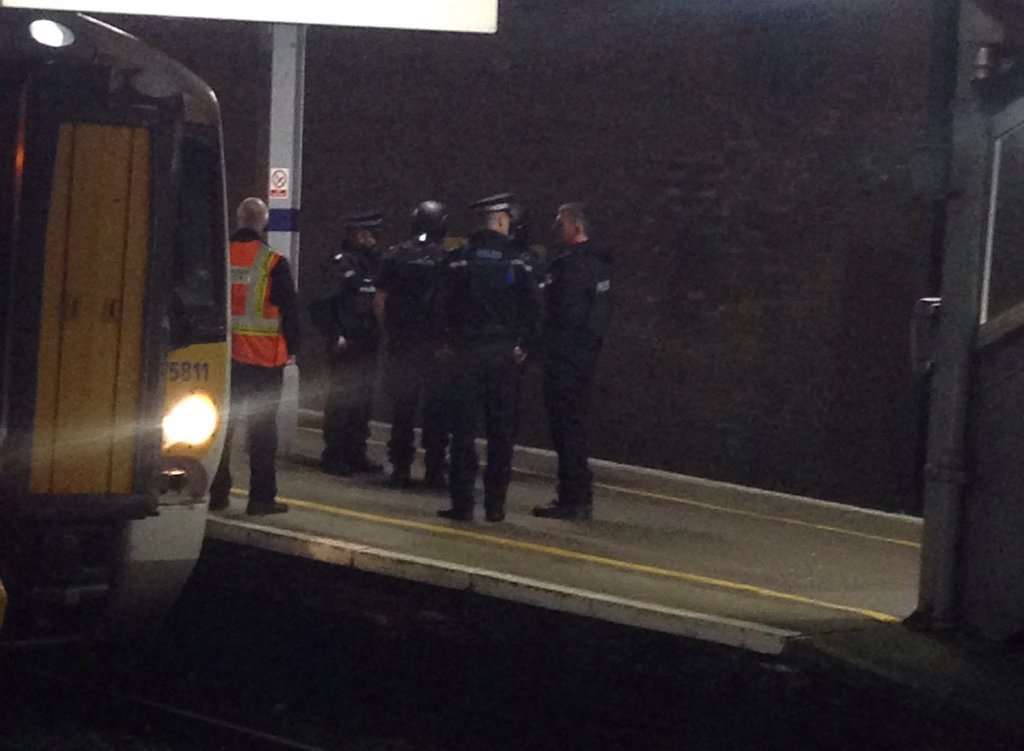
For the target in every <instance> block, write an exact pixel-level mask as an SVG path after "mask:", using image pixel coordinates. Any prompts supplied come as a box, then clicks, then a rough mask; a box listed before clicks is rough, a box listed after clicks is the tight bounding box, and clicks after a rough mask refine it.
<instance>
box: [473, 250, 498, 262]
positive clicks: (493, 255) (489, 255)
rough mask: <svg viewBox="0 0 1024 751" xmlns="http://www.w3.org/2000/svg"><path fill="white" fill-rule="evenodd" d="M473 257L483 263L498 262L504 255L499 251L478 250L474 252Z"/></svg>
mask: <svg viewBox="0 0 1024 751" xmlns="http://www.w3.org/2000/svg"><path fill="white" fill-rule="evenodd" d="M474 255H475V256H476V257H477V258H482V259H483V260H485V261H500V260H501V259H502V258H504V257H505V255H504V254H503V253H502V252H501V251H500V250H491V249H490V248H478V249H477V250H476V251H474Z"/></svg>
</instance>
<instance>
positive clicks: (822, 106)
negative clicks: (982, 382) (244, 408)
mask: <svg viewBox="0 0 1024 751" xmlns="http://www.w3.org/2000/svg"><path fill="white" fill-rule="evenodd" d="M751 6H754V7H755V8H756V10H750V7H751ZM501 8H502V17H501V30H500V32H499V34H498V35H497V36H493V37H492V36H463V35H449V34H416V33H409V32H391V31H361V30H354V29H326V28H315V29H311V30H310V34H309V47H308V69H307V108H306V114H307V125H306V143H305V148H306V159H305V164H304V171H305V174H304V186H303V191H304V206H303V237H302V243H303V262H302V274H301V281H300V286H301V288H302V290H303V292H304V293H306V294H308V295H313V294H315V293H316V291H317V283H318V274H317V266H318V261H319V259H321V258H323V257H325V256H326V255H327V254H329V253H330V252H332V251H333V250H334V247H335V245H336V242H337V240H338V237H337V228H338V217H339V216H340V215H341V214H343V213H344V212H345V211H347V210H349V209H351V208H353V207H357V206H366V205H375V206H380V207H382V208H383V209H384V210H386V211H387V212H388V215H389V217H390V220H391V221H390V225H389V228H388V236H387V238H386V239H387V240H389V241H391V240H396V239H398V238H399V236H400V235H401V233H402V232H403V231H404V225H405V220H406V217H407V215H408V211H409V209H410V208H411V206H412V205H413V204H414V203H415V202H416V201H418V200H421V199H423V198H426V197H439V198H441V199H443V200H445V201H447V202H448V203H449V204H450V205H451V206H452V207H453V208H455V209H456V210H455V211H454V212H453V214H454V217H455V219H456V225H457V226H456V229H457V230H464V229H465V225H464V217H463V216H462V215H461V211H460V210H459V209H460V207H462V206H464V205H465V204H466V203H467V202H468V201H470V200H472V199H474V198H476V197H479V196H480V195H483V194H486V193H489V192H495V191H499V190H508V189H511V190H515V191H517V192H518V193H519V194H520V195H521V196H522V197H523V198H524V199H525V200H526V201H527V203H528V205H529V206H530V208H531V209H532V211H533V212H534V214H535V216H536V217H538V229H542V228H543V227H544V226H545V225H546V224H547V223H548V218H549V217H550V215H551V214H552V212H553V210H554V208H555V207H556V206H557V204H558V203H560V202H562V201H565V200H575V199H582V200H586V201H588V202H589V203H591V204H592V206H593V207H594V208H595V210H596V212H597V214H598V216H599V219H600V225H601V230H602V232H601V234H602V237H603V239H604V240H605V241H606V242H607V243H609V244H610V246H611V247H612V248H613V249H614V252H615V255H616V258H617V271H616V282H615V283H616V288H617V311H616V317H615V321H614V325H613V328H612V331H611V334H610V336H609V340H608V342H607V346H606V350H605V353H604V357H603V361H602V364H601V371H600V375H599V378H598V382H597V387H596V392H595V398H594V418H593V425H594V440H593V453H594V455H595V456H599V457H604V458H608V459H613V460H618V461H624V462H630V463H637V464H644V465H648V466H655V467H663V468H668V469H672V470H677V471H682V472H687V473H692V474H697V475H703V476H707V477H713V478H718V479H723V480H730V481H734V482H741V483H749V484H754V485H759V486H763V487H769V488H774V489H779V490H785V491H791V492H798V493H806V494H811V495H815V496H820V497H826V498H832V499H837V500H844V501H851V502H855V503H860V504H864V505H871V506H878V507H883V508H898V507H900V506H901V505H902V504H904V503H906V502H907V501H908V499H909V498H910V495H911V487H910V485H911V479H910V478H911V477H912V474H913V473H912V469H913V462H912V458H913V441H914V431H913V425H914V420H913V414H912V400H911V390H910V374H909V371H908V364H907V360H908V356H907V351H906V350H907V336H906V335H907V329H908V323H909V319H908V316H909V312H910V310H911V305H912V302H913V300H914V299H915V298H916V297H917V296H920V295H923V294H925V293H926V291H927V290H926V287H925V284H926V280H927V279H928V274H929V268H928V263H929V262H928V243H929V232H930V226H929V213H928V206H927V205H926V204H925V203H924V201H923V200H921V199H919V198H917V197H916V196H915V192H914V186H913V181H912V174H911V169H910V165H911V161H912V157H913V154H914V150H915V148H916V147H917V146H918V145H919V144H920V142H921V140H922V136H923V129H924V125H925V114H924V102H925V95H926V91H925V85H926V72H927V62H928V61H927V38H928V2H927V0H888V1H886V2H882V0H862V1H861V2H857V3H848V2H838V1H837V2H832V1H831V0H819V1H818V2H812V1H810V0H808V1H807V2H801V1H798V0H776V1H774V2H772V1H766V2H758V3H749V2H711V0H706V1H705V0H699V1H698V0H695V1H694V2H688V3H680V2H669V0H643V1H641V0H633V1H623V0H617V1H616V2H612V1H611V0H604V1H600V0H576V1H575V2H567V1H566V2H562V1H556V0H502V3H501ZM129 25H130V26H131V27H132V28H134V29H137V30H139V31H140V33H144V35H147V36H150V37H151V38H153V39H154V41H155V42H156V43H157V44H158V45H159V46H163V47H164V48H165V49H167V50H168V51H169V52H172V53H173V54H175V55H177V56H178V57H180V58H181V59H183V60H184V61H185V62H186V63H188V64H189V65H191V66H192V67H193V68H194V69H196V70H197V71H198V72H199V73H200V74H201V75H203V76H204V77H206V78H207V80H208V81H210V83H211V84H213V85H214V86H215V87H216V88H217V89H218V92H219V93H220V95H221V100H222V103H223V105H224V111H225V130H226V133H227V135H228V140H229V143H230V144H231V146H230V151H229V173H230V178H231V181H232V187H231V193H232V196H233V197H236V198H237V197H239V196H241V195H242V194H244V193H249V192H257V193H259V192H262V191H263V190H264V185H263V184H264V174H265V168H266V162H265V159H264V158H263V156H262V155H263V154H265V148H266V136H265V134H264V133H263V131H262V130H261V128H262V126H263V123H264V122H265V121H266V111H267V91H266V82H267V80H268V79H267V76H268V71H267V64H266V57H265V54H264V52H265V48H266V39H267V34H266V30H265V28H263V27H259V26H249V27H244V26H240V25H236V24H203V23H198V22H184V21H182V22H165V21H161V22H159V24H157V23H156V22H154V21H149V20H147V21H139V20H138V19H136V20H134V22H132V23H131V24H129ZM151 29H152V33H150V31H151ZM250 153H251V154H252V157H251V159H250V158H248V157H247V156H246V155H247V154H250ZM309 360H310V361H309V362H308V365H307V368H306V370H307V371H308V373H309V374H310V376H311V378H312V380H313V381H315V374H316V372H317V362H316V357H315V356H314V357H312V358H310V359H309ZM537 380H538V379H537V375H536V374H535V373H534V374H533V375H531V377H530V379H529V383H528V385H527V386H528V387H527V396H528V399H527V408H526V413H527V414H526V418H525V420H524V427H523V434H522V436H521V441H522V442H523V443H529V444H536V445H546V444H547V442H548V438H547V430H546V425H545V421H544V417H543V414H542V410H541V407H540V399H539V389H538V384H537ZM312 392H313V390H312V389H311V393H312Z"/></svg>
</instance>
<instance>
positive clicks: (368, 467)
mask: <svg viewBox="0 0 1024 751" xmlns="http://www.w3.org/2000/svg"><path fill="white" fill-rule="evenodd" d="M348 465H349V466H350V467H351V468H352V470H353V471H354V472H366V473H368V474H371V475H375V474H377V473H378V472H383V471H384V465H383V464H377V462H375V461H371V460H370V457H368V456H364V457H361V458H359V459H354V460H352V461H350V462H348Z"/></svg>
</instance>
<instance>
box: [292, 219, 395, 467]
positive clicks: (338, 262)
mask: <svg viewBox="0 0 1024 751" xmlns="http://www.w3.org/2000/svg"><path fill="white" fill-rule="evenodd" d="M383 222H384V218H383V216H382V215H381V214H380V213H378V212H375V211H368V212H359V213H355V214H352V215H350V216H349V217H348V218H347V219H346V221H345V238H344V240H343V241H342V246H341V252H339V253H337V254H335V255H334V256H332V257H331V258H330V260H329V262H328V264H327V268H326V269H325V270H324V273H325V276H326V277H327V279H328V281H329V284H330V285H331V287H332V288H333V290H334V293H333V294H332V295H331V296H329V297H328V298H326V299H324V300H321V301H319V302H318V303H315V304H314V306H313V308H312V309H311V311H310V312H311V313H312V317H313V320H314V323H316V324H317V327H318V328H319V329H320V330H321V332H322V333H323V334H324V336H325V337H326V338H327V341H328V348H329V352H328V357H329V359H330V385H329V391H328V395H327V404H326V406H325V408H324V426H323V427H324V430H323V432H324V449H323V452H322V453H321V455H320V468H321V469H322V470H323V471H324V472H327V473H328V474H332V475H341V476H348V475H351V474H353V473H354V472H380V471H381V470H382V469H383V467H382V466H381V465H380V464H377V463H375V462H373V461H371V460H370V458H369V456H368V455H367V452H366V441H367V439H368V438H369V436H370V414H371V411H372V408H373V382H374V376H375V373H376V365H377V344H378V339H379V329H378V326H377V320H376V317H375V316H374V313H373V299H374V295H375V294H376V287H375V286H374V279H375V278H376V276H377V266H378V258H377V233H378V231H379V230H380V226H381V224H383Z"/></svg>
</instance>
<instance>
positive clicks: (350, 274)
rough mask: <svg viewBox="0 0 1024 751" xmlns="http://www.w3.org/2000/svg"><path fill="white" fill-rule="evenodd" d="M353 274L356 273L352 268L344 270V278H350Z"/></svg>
mask: <svg viewBox="0 0 1024 751" xmlns="http://www.w3.org/2000/svg"><path fill="white" fill-rule="evenodd" d="M355 275H356V272H354V271H353V270H352V269H349V270H348V271H346V272H345V278H346V279H351V278H352V277H354V276H355Z"/></svg>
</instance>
